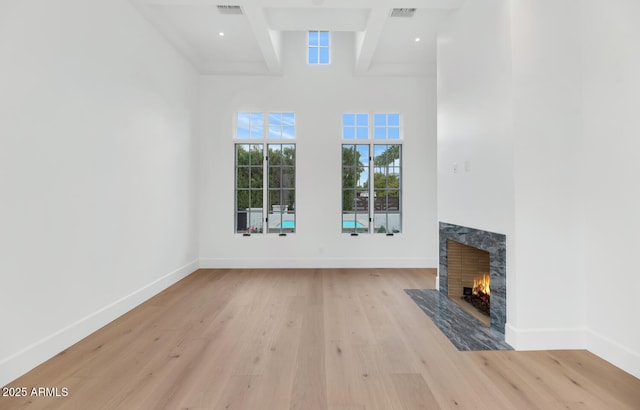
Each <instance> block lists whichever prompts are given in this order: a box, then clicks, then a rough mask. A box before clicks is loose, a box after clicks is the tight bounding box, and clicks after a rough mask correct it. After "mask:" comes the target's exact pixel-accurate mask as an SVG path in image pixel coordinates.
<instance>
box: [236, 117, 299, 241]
mask: <svg viewBox="0 0 640 410" xmlns="http://www.w3.org/2000/svg"><path fill="white" fill-rule="evenodd" d="M264 118H265V114H264V113H262V112H239V113H238V114H237V124H236V135H235V137H236V139H237V140H241V142H238V143H237V144H235V205H236V206H235V232H236V233H243V234H252V233H263V232H264V233H278V234H286V233H291V232H295V223H296V222H295V150H296V146H295V144H293V143H284V142H282V143H275V142H269V143H267V141H269V140H271V141H276V140H290V139H295V114H294V113H292V112H270V113H268V114H267V115H266V118H267V124H266V126H265V121H264ZM242 140H246V142H242ZM256 140H262V141H256ZM265 209H266V211H267V214H266V215H265V212H264V211H265ZM265 222H266V224H267V226H264V224H265Z"/></svg>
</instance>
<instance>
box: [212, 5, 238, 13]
mask: <svg viewBox="0 0 640 410" xmlns="http://www.w3.org/2000/svg"><path fill="white" fill-rule="evenodd" d="M216 7H218V12H219V13H220V14H234V15H242V8H241V7H240V6H228V5H218V6H216Z"/></svg>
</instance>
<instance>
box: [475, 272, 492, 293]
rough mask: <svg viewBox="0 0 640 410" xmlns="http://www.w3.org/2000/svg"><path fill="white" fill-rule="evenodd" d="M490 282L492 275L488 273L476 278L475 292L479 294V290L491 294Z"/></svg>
mask: <svg viewBox="0 0 640 410" xmlns="http://www.w3.org/2000/svg"><path fill="white" fill-rule="evenodd" d="M490 282H491V276H489V274H488V273H483V274H482V277H481V278H479V279H474V280H473V294H474V295H477V294H478V293H479V292H482V293H484V294H485V295H490V294H491V290H490V287H489V283H490Z"/></svg>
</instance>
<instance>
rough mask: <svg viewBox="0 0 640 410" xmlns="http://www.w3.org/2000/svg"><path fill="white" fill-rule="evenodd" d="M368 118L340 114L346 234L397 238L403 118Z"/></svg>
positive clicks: (393, 116)
mask: <svg viewBox="0 0 640 410" xmlns="http://www.w3.org/2000/svg"><path fill="white" fill-rule="evenodd" d="M370 118H371V117H370V116H369V115H368V114H366V113H358V114H353V113H345V114H343V115H342V138H343V143H342V232H343V233H350V234H352V235H358V234H360V233H368V232H371V233H382V234H387V235H393V234H395V233H399V232H402V184H401V177H402V140H401V133H400V114H397V113H383V114H377V113H376V114H374V115H373V124H370ZM371 128H372V129H373V133H370V132H369V130H370V129H371ZM349 140H360V141H358V143H354V142H350V141H349ZM391 141H393V142H391Z"/></svg>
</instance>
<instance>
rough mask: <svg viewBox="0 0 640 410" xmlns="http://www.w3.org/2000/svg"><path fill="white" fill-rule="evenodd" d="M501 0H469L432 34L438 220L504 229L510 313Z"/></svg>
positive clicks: (508, 121)
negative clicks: (434, 46) (435, 64)
mask: <svg viewBox="0 0 640 410" xmlns="http://www.w3.org/2000/svg"><path fill="white" fill-rule="evenodd" d="M511 79H512V74H511V28H510V9H509V5H508V2H505V1H502V0H482V1H475V0H474V1H469V2H466V3H465V5H464V6H463V7H462V8H461V9H459V10H457V11H456V12H454V13H452V16H451V18H450V19H449V21H448V22H447V24H446V25H444V26H443V27H442V29H441V31H440V32H439V35H438V81H437V83H438V107H437V110H438V220H439V221H441V222H447V223H453V224H456V225H463V226H469V227H472V228H476V229H482V230H486V231H491V232H497V233H501V234H504V235H506V236H507V321H508V323H512V322H513V321H514V320H516V317H515V314H516V312H517V310H516V306H515V304H514V303H515V300H514V299H515V298H514V297H513V294H514V291H515V283H516V277H515V276H514V275H513V274H512V272H513V271H514V266H515V265H514V260H515V253H514V250H515V242H514V229H515V228H514V184H513V172H514V171H513V149H514V147H513V145H514V143H513V114H512V111H513V107H512V106H513V103H512V89H511Z"/></svg>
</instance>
